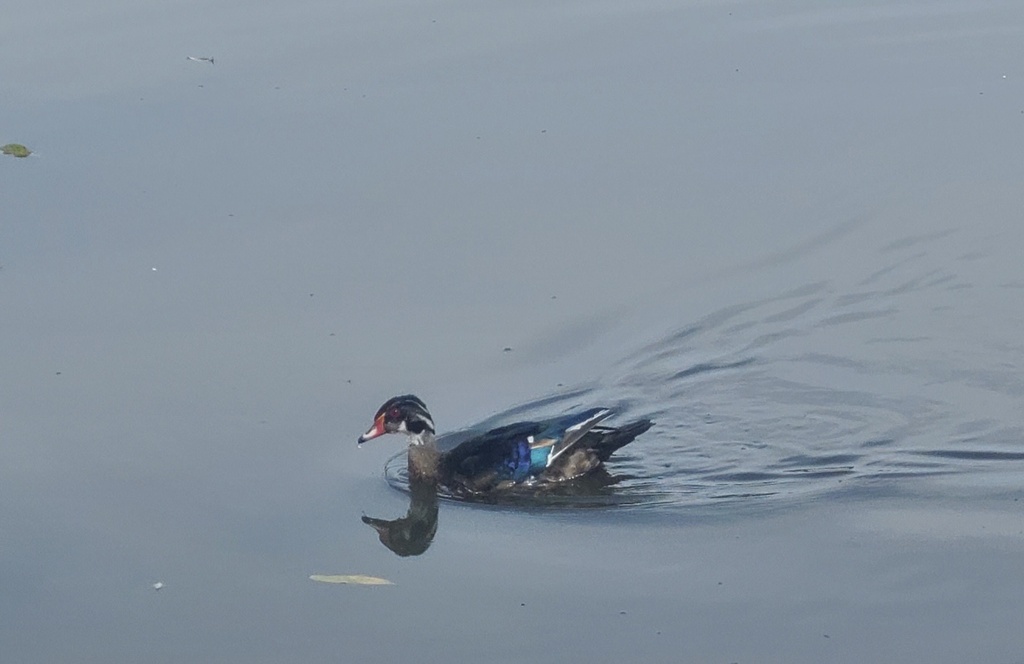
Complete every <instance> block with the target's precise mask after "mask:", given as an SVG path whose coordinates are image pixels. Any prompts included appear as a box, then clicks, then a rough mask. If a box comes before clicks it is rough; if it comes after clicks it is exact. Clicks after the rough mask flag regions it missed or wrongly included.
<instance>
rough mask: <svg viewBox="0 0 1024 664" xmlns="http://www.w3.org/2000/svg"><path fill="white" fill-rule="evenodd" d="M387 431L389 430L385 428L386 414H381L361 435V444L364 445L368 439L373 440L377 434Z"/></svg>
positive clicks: (381, 434) (380, 434)
mask: <svg viewBox="0 0 1024 664" xmlns="http://www.w3.org/2000/svg"><path fill="white" fill-rule="evenodd" d="M386 433H387V431H385V430H384V416H383V415H381V416H380V417H378V418H377V419H376V420H374V421H373V426H372V427H370V430H369V431H367V432H366V433H364V434H363V435H362V436H359V444H360V445H362V444H363V443H365V442H366V441H368V440H373V439H374V438H376V437H377V436H383V435H384V434H386Z"/></svg>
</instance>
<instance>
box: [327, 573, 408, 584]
mask: <svg viewBox="0 0 1024 664" xmlns="http://www.w3.org/2000/svg"><path fill="white" fill-rule="evenodd" d="M309 578H310V579H312V580H313V581H319V582H320V583H349V584H353V585H359V586H393V585H395V584H394V583H393V582H391V581H388V580H387V579H382V578H380V577H379V576H367V575H365V574H314V575H312V576H310V577H309Z"/></svg>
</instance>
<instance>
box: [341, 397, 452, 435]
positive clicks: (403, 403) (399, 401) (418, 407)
mask: <svg viewBox="0 0 1024 664" xmlns="http://www.w3.org/2000/svg"><path fill="white" fill-rule="evenodd" d="M386 433H404V434H408V435H409V442H410V443H411V444H421V443H423V442H424V440H423V436H424V435H425V434H428V433H429V434H430V435H431V436H433V435H434V420H433V418H431V417H430V413H429V412H428V411H427V406H426V404H424V403H423V402H422V401H420V400H419V398H417V397H415V396H413V395H411V394H404V395H402V396H400V397H392V398H390V399H388V400H387V401H385V402H384V405H383V406H381V407H380V408H378V409H377V414H376V415H375V416H374V418H373V426H372V427H370V430H369V431H367V432H366V433H364V434H363V435H362V436H359V442H360V444H362V443H365V442H366V441H368V440H372V439H374V438H376V437H378V436H383V435H384V434H386Z"/></svg>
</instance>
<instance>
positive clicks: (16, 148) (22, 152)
mask: <svg viewBox="0 0 1024 664" xmlns="http://www.w3.org/2000/svg"><path fill="white" fill-rule="evenodd" d="M0 151H2V152H3V153H4V154H9V155H11V156H12V157H27V156H29V155H30V154H32V151H31V150H29V149H28V148H27V147H25V146H24V145H21V144H19V143H8V144H7V145H4V146H3V147H0Z"/></svg>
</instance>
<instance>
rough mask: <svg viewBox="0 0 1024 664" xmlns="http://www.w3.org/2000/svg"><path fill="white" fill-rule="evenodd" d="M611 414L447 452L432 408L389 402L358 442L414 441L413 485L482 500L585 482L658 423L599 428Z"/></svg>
mask: <svg viewBox="0 0 1024 664" xmlns="http://www.w3.org/2000/svg"><path fill="white" fill-rule="evenodd" d="M611 414H612V411H611V410H610V409H608V408H591V409H590V410H585V411H582V412H578V413H572V414H569V415H563V416H561V417H556V418H553V419H549V420H543V421H540V422H516V423H515V424H509V425H507V426H503V427H499V428H497V429H492V430H490V431H488V432H487V433H484V434H482V435H480V436H477V437H475V438H472V439H470V440H467V441H465V442H463V443H462V444H460V445H459V446H457V447H455V448H454V449H452V450H449V451H446V452H442V451H441V450H440V449H439V448H438V446H437V442H436V440H435V438H434V419H433V418H432V417H431V416H430V412H429V411H428V410H427V407H426V405H425V404H424V403H423V402H422V401H421V400H420V399H419V398H417V397H415V396H413V395H411V394H406V395H403V396H398V397H393V398H391V399H388V400H387V401H386V402H385V403H384V405H383V406H381V407H380V409H378V410H377V414H376V415H375V416H374V420H373V426H372V427H370V430H369V431H367V432H366V433H364V434H363V435H362V436H360V437H359V443H360V444H362V443H365V442H366V441H368V440H371V439H373V438H377V437H378V436H383V435H384V434H386V433H404V434H406V435H408V437H409V459H408V469H409V480H410V482H427V483H430V484H432V485H438V484H441V485H444V486H446V487H447V488H448V489H450V490H452V491H454V492H458V493H470V494H481V493H488V492H491V491H500V490H503V489H509V488H512V487H515V486H517V485H524V484H533V483H544V482H564V481H568V480H573V479H576V478H578V477H582V476H583V475H586V474H587V473H590V472H592V471H594V470H595V469H597V468H598V467H600V466H601V464H602V463H603V462H605V461H607V460H608V457H610V456H611V455H612V453H613V452H615V450H617V449H619V448H620V447H622V446H623V445H626V444H628V443H631V442H632V441H633V439H634V438H636V437H637V436H639V435H640V434H642V433H643V432H645V431H647V430H648V429H650V428H651V425H652V424H653V423H652V422H651V421H650V420H646V419H645V420H636V421H635V422H631V423H629V424H626V425H624V426H622V427H619V428H614V427H607V426H598V423H599V422H601V421H602V420H604V419H605V418H607V417H609V416H610V415H611Z"/></svg>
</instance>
